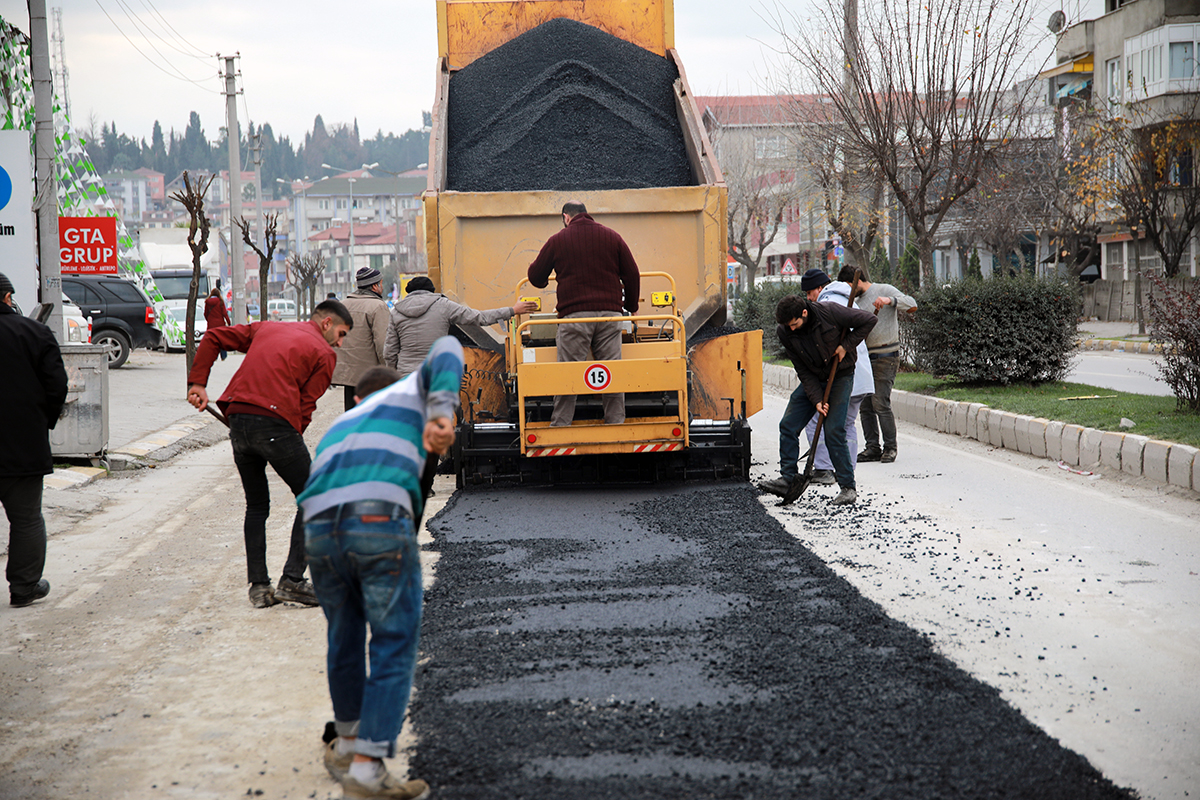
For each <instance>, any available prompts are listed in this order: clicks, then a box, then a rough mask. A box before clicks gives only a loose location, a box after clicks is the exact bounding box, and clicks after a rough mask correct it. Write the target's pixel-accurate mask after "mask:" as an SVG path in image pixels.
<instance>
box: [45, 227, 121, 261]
mask: <svg viewBox="0 0 1200 800" xmlns="http://www.w3.org/2000/svg"><path fill="white" fill-rule="evenodd" d="M58 258H59V262H60V266H61V270H62V272H64V273H68V274H73V275H87V274H97V275H116V274H117V218H116V217H59V218H58Z"/></svg>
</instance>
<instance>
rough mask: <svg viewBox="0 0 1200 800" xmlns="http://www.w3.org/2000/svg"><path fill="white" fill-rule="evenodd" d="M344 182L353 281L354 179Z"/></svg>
mask: <svg viewBox="0 0 1200 800" xmlns="http://www.w3.org/2000/svg"><path fill="white" fill-rule="evenodd" d="M346 180H347V181H349V182H350V208H349V209H347V210H348V211H349V212H350V277H351V279H353V278H354V276H355V274H357V273H356V272H355V269H354V180H355V179H354V178H347V179H346Z"/></svg>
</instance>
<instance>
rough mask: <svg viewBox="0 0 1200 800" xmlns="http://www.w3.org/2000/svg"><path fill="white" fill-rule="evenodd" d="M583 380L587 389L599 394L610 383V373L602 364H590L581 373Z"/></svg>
mask: <svg viewBox="0 0 1200 800" xmlns="http://www.w3.org/2000/svg"><path fill="white" fill-rule="evenodd" d="M583 380H584V383H586V384H587V385H588V388H589V389H592V390H594V391H597V392H601V391H604V390H605V389H607V388H608V385H609V384H610V383H612V373H611V372H609V370H608V367H606V366H604V365H603V364H591V365H589V366H588V368H587V370H586V371H585V372H584V373H583Z"/></svg>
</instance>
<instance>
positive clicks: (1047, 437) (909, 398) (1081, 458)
mask: <svg viewBox="0 0 1200 800" xmlns="http://www.w3.org/2000/svg"><path fill="white" fill-rule="evenodd" d="M1088 341H1091V340H1088ZM1118 344H1121V343H1120V342H1119V343H1118ZM1129 344H1140V345H1147V346H1149V345H1148V343H1146V342H1131V343H1129ZM1105 349H1109V350H1111V349H1118V348H1111V347H1110V348H1105ZM1138 352H1159V351H1158V350H1142V351H1138ZM763 383H764V385H767V386H773V387H775V388H777V389H780V390H782V391H787V392H790V391H792V390H793V389H795V388H796V386H798V385H799V380H798V379H797V378H796V373H795V372H794V371H793V370H791V369H789V368H787V367H781V366H779V365H778V364H763ZM892 410H893V411H894V412H895V414H896V419H898V420H903V421H905V422H909V423H912V424H914V425H921V426H922V427H926V428H932V429H933V430H940V431H942V432H945V433H949V434H953V435H958V436H962V437H964V438H967V439H975V440H976V441H979V442H982V443H983V444H989V445H992V446H994V447H1002V448H1004V449H1006V450H1013V451H1014V452H1022V453H1027V454H1028V455H1032V456H1035V457H1039V458H1046V459H1048V460H1050V461H1055V462H1057V461H1062V462H1063V463H1065V464H1067V465H1068V466H1072V467H1084V468H1087V467H1092V466H1096V465H1100V466H1103V467H1104V468H1106V469H1110V470H1114V471H1117V472H1124V473H1125V474H1128V475H1133V476H1135V477H1141V478H1146V479H1147V480H1151V481H1154V482H1156V483H1161V484H1164V485H1169V486H1180V487H1183V488H1185V489H1191V490H1192V491H1195V492H1200V449H1198V448H1195V447H1191V446H1189V445H1185V444H1178V443H1175V442H1162V441H1157V440H1154V439H1149V438H1147V437H1145V436H1139V435H1137V434H1132V433H1124V432H1120V431H1101V430H1097V429H1096V428H1084V427H1082V426H1079V425H1072V424H1070V423H1065V422H1061V421H1058V420H1044V419H1035V418H1033V417H1028V416H1024V415H1019V414H1011V413H1009V412H1007V411H997V410H996V409H994V408H989V407H988V406H985V405H982V404H980V403H960V402H957V401H954V400H942V399H939V398H934V397H929V396H926V395H922V394H919V393H915V392H906V391H903V390H900V389H893V390H892Z"/></svg>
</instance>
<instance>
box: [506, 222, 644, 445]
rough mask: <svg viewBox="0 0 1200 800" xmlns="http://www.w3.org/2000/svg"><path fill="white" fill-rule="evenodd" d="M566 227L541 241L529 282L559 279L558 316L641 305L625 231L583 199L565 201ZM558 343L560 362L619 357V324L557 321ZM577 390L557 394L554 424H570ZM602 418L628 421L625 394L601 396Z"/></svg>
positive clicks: (617, 312)
mask: <svg viewBox="0 0 1200 800" xmlns="http://www.w3.org/2000/svg"><path fill="white" fill-rule="evenodd" d="M562 217H563V230H561V231H559V232H558V233H556V234H554V235H553V236H551V237H550V238H549V239H547V240H546V243H545V244H544V245H542V249H541V251H540V252H539V253H538V255H537V258H536V259H534V261H533V263H532V264H530V265H529V273H528V277H529V282H530V283H531V284H533V285H534V286H536V287H537V288H539V289H544V288H545V287H546V286H547V285H548V284H549V283H550V274H551V273H554V279H555V281H556V282H557V289H556V292H557V295H558V303H557V307H556V310H557V312H558V318H559V319H571V318H572V317H574V318H584V317H620V316H621V315H622V309H624V310H625V311H628V312H629V313H630V314H636V313H637V310H638V291H639V289H640V287H641V273H639V272H638V265H637V262H636V261H634V260H633V253H632V252H630V250H629V245H627V244H625V240H624V239H622V238H621V235H620V234H619V233H617V232H616V231H614V230H613V229H612V228H607V227H605V226H603V225H601V224H600V223H599V222H596V220H594V219H592V216H591V215H590V214H588V213H587V207H586V206H584V204H583V203H581V202H579V201H577V200H572V201H570V202H569V203H566V204H565V205H563V208H562ZM557 327H558V332H557V333H556V334H555V336H554V339H555V344H556V346H557V347H558V360H559V361H586V360H588V359H592V358H594V359H596V360H598V361H615V360H618V359H620V358H621V324H620V322H617V321H616V320H614V321H612V322H580V323H574V324H567V325H558V326H557ZM575 397H576V396H575V395H573V394H567V395H555V397H554V411H553V412H552V413H551V416H550V424H551V425H553V426H565V425H570V424H571V422H572V420H574V418H575ZM602 399H603V405H604V422H605V423H606V424H609V425H613V424H619V423H622V422H624V421H625V395H624V394H623V393H620V392H611V393H608V394H605V395H602Z"/></svg>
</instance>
